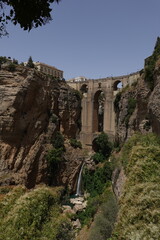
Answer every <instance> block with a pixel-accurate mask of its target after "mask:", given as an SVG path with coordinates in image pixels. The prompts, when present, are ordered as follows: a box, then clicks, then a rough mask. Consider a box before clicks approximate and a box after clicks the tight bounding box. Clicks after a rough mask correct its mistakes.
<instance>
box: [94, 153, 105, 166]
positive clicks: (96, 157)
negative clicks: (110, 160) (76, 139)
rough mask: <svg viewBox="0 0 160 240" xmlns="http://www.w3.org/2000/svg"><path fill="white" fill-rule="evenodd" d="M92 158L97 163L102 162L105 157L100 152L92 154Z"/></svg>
mask: <svg viewBox="0 0 160 240" xmlns="http://www.w3.org/2000/svg"><path fill="white" fill-rule="evenodd" d="M92 159H93V161H94V162H95V163H96V164H97V163H100V162H104V161H105V157H104V155H103V154H102V153H99V152H97V153H95V154H94V155H93V156H92Z"/></svg>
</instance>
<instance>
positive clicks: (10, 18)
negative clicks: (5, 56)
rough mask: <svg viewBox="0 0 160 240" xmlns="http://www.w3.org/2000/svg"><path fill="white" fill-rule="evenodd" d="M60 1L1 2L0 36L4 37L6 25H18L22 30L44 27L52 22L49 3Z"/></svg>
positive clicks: (3, 0)
mask: <svg viewBox="0 0 160 240" xmlns="http://www.w3.org/2000/svg"><path fill="white" fill-rule="evenodd" d="M59 1H60V0H34V1H33V0H1V1H0V36H3V35H6V34H7V31H6V24H8V23H9V22H12V23H13V24H14V25H16V24H19V25H20V27H21V28H22V29H24V30H28V31H30V30H31V29H32V28H37V27H39V26H42V25H45V24H46V23H47V22H49V21H51V20H52V17H51V11H52V8H51V3H53V2H57V3H58V2H59Z"/></svg>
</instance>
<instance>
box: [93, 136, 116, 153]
mask: <svg viewBox="0 0 160 240" xmlns="http://www.w3.org/2000/svg"><path fill="white" fill-rule="evenodd" d="M94 145H95V146H94V147H95V151H96V152H98V153H100V154H102V155H103V156H104V157H109V155H110V153H111V151H112V143H111V142H110V141H109V139H108V135H107V134H106V133H104V132H102V133H101V134H100V135H99V136H98V137H97V138H96V139H95V141H94Z"/></svg>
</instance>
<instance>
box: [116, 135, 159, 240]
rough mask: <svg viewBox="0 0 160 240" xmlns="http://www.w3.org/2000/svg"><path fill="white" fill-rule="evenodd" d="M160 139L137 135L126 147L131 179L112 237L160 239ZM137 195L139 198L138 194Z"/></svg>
mask: <svg viewBox="0 0 160 240" xmlns="http://www.w3.org/2000/svg"><path fill="white" fill-rule="evenodd" d="M159 156H160V139H159V138H157V137H156V136H154V135H153V134H148V135H140V134H136V135H134V136H133V137H131V138H130V139H129V141H128V142H127V143H126V144H125V145H124V147H123V150H122V156H121V161H122V163H123V166H124V168H125V173H126V176H127V180H126V183H125V186H124V191H123V194H122V196H121V199H120V203H119V204H120V211H119V214H118V222H117V225H116V228H115V234H113V237H112V239H114V240H115V239H116V240H124V239H128V240H134V239H160V232H159V227H160V226H159V222H160V210H159V199H160V188H159V185H158V184H157V183H159V181H160V175H159V172H160V160H159ZM135 196H136V197H135Z"/></svg>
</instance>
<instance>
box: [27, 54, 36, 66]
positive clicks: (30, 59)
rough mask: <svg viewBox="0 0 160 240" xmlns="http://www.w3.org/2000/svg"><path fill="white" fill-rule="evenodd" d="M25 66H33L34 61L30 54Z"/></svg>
mask: <svg viewBox="0 0 160 240" xmlns="http://www.w3.org/2000/svg"><path fill="white" fill-rule="evenodd" d="M26 66H27V67H30V68H34V63H33V60H32V57H31V56H30V57H29V59H28V62H27V65H26Z"/></svg>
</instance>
